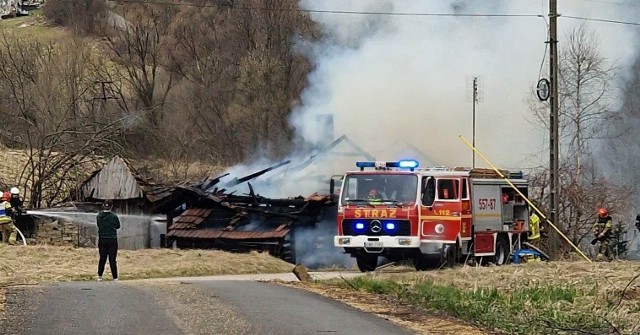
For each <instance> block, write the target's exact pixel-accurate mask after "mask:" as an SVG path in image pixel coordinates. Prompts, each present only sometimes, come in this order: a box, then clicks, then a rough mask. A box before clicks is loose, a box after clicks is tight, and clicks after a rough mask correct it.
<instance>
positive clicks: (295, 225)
mask: <svg viewBox="0 0 640 335" xmlns="http://www.w3.org/2000/svg"><path fill="white" fill-rule="evenodd" d="M289 163H290V162H289V161H287V162H283V163H280V164H278V165H275V166H272V167H269V168H266V169H263V170H261V171H258V172H256V173H252V174H250V175H247V176H245V177H242V178H240V179H237V178H234V179H232V180H230V181H228V182H222V181H221V180H222V178H224V177H226V176H228V174H225V175H223V176H220V177H217V178H214V179H212V180H207V181H205V182H203V183H202V184H200V185H197V186H183V187H181V189H182V190H183V191H184V192H187V193H192V194H193V195H198V196H199V202H198V203H197V204H194V203H193V202H185V203H183V204H182V205H181V206H178V207H177V208H176V209H175V210H174V211H172V212H169V213H168V214H167V216H168V229H167V234H166V243H167V246H173V247H178V248H216V249H223V250H228V251H248V250H260V251H268V252H269V253H271V254H272V255H274V256H276V257H280V258H282V259H284V260H287V261H289V262H292V263H293V262H295V261H296V257H297V256H296V250H300V248H296V246H295V243H296V232H295V231H296V230H298V229H305V228H307V229H312V230H313V229H315V228H316V227H317V225H318V224H320V222H321V221H322V218H323V217H325V216H326V212H327V211H332V210H335V206H334V203H333V201H332V199H331V198H330V196H329V195H318V194H312V195H311V196H308V197H302V196H297V197H293V198H267V197H264V196H261V195H260V194H257V193H255V191H254V188H253V186H252V184H251V182H250V180H252V179H254V178H257V177H259V176H261V175H263V174H265V173H267V172H269V171H272V170H274V169H277V168H278V167H280V166H284V165H287V164H289ZM245 182H246V187H248V190H249V193H247V194H235V191H228V190H227V189H228V188H235V187H236V186H239V185H241V184H243V183H245ZM242 186H244V185H242ZM303 249H306V248H303Z"/></svg>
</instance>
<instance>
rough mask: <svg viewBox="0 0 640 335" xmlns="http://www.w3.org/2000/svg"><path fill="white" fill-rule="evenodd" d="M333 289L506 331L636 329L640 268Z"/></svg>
mask: <svg viewBox="0 0 640 335" xmlns="http://www.w3.org/2000/svg"><path fill="white" fill-rule="evenodd" d="M333 284H334V285H338V286H341V287H350V288H352V289H355V290H364V291H367V292H372V293H382V294H386V295H390V296H394V297H397V298H400V299H401V300H403V301H408V302H411V303H413V304H414V305H416V306H418V307H421V308H426V309H429V310H434V311H442V312H445V313H447V314H448V315H451V316H454V317H457V318H460V319H463V320H466V321H468V322H472V323H475V324H478V325H481V326H484V327H489V328H494V327H496V328H497V329H499V330H501V331H504V332H506V333H510V334H542V333H544V334H547V333H549V334H550V333H554V334H557V333H563V332H564V331H567V332H568V333H583V334H599V333H600V331H605V332H608V333H618V334H636V333H638V331H640V322H638V320H640V263H638V262H632V261H614V262H611V263H587V262H584V261H582V262H580V261H576V262H543V263H530V264H522V265H509V266H501V267H480V268H475V267H468V266H467V267H458V268H454V269H443V270H438V271H425V272H415V271H410V270H407V269H405V268H399V269H398V268H395V269H394V268H387V269H384V270H382V271H380V272H376V273H374V274H371V275H368V276H365V277H362V278H355V279H352V280H350V281H349V284H346V282H345V281H334V282H333ZM563 329H564V330H563Z"/></svg>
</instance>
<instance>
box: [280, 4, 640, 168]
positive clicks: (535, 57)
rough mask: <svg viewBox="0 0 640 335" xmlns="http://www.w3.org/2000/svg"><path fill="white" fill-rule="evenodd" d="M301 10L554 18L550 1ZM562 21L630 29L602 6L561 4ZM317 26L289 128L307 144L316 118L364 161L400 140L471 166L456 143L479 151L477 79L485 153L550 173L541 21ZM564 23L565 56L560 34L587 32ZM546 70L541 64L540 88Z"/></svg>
mask: <svg viewBox="0 0 640 335" xmlns="http://www.w3.org/2000/svg"><path fill="white" fill-rule="evenodd" d="M301 6H302V7H303V8H306V9H313V10H323V11H356V12H383V13H448V14H534V15H535V14H540V15H543V16H544V17H545V18H546V16H547V15H548V8H547V7H546V1H542V2H541V1H539V0H530V1H453V2H452V1H397V0H394V1H374V0H370V1H364V0H363V1H355V2H348V3H346V2H344V1H339V0H327V1H313V0H304V1H301ZM559 11H560V13H561V14H566V15H573V16H591V17H600V18H614V19H615V18H620V15H621V13H626V14H625V18H629V17H630V15H629V14H628V11H627V10H626V9H625V7H622V6H616V5H611V4H603V3H597V2H590V3H586V2H584V1H563V2H562V4H561V6H560V7H559ZM310 15H312V18H313V19H314V20H315V21H316V22H318V23H319V24H320V25H321V26H322V28H323V32H324V33H325V36H326V37H325V38H324V39H323V40H322V41H321V42H320V43H316V44H312V45H309V46H307V50H308V53H309V54H310V56H311V57H312V58H313V59H314V60H315V63H316V65H317V69H316V71H314V73H312V75H311V76H310V78H309V80H310V86H309V87H308V89H307V90H306V91H305V92H304V95H303V106H302V107H301V108H300V109H298V110H297V111H296V112H295V113H294V116H293V118H292V122H293V124H294V125H295V126H296V128H297V129H299V130H300V131H301V133H302V134H303V136H304V137H305V138H308V139H312V138H314V137H315V136H316V134H315V128H316V126H315V124H314V122H313V120H314V115H315V114H317V113H334V114H335V118H336V119H335V125H336V131H335V132H336V134H343V133H346V134H348V135H349V136H350V137H351V138H352V139H354V140H355V141H356V142H357V143H359V144H361V145H362V146H363V147H364V148H365V150H370V151H373V152H375V150H376V148H381V147H384V146H386V145H389V144H391V143H393V142H394V141H395V140H396V139H398V138H403V139H406V140H407V141H409V142H410V143H412V144H414V145H415V146H417V147H418V148H419V149H421V150H422V151H423V152H426V153H428V154H429V155H430V156H431V157H433V159H434V160H435V162H433V163H434V164H437V165H451V166H460V165H464V166H470V165H471V158H472V155H471V152H470V150H469V148H468V147H467V146H466V145H465V144H464V143H463V142H462V141H460V140H459V139H458V135H463V136H465V138H467V139H468V140H470V141H471V139H472V128H473V122H472V94H471V92H472V89H471V85H472V82H471V77H473V76H479V78H480V97H481V101H480V103H479V104H478V107H477V111H476V143H477V146H478V148H479V150H481V152H483V153H484V154H485V156H487V157H488V158H489V159H490V160H492V162H493V163H494V164H495V165H498V166H503V167H512V168H523V167H524V168H526V167H529V166H532V165H538V164H540V163H542V162H540V153H541V152H542V151H544V150H547V147H548V144H547V143H546V142H545V141H544V133H545V132H544V131H543V129H541V128H540V125H537V124H535V123H532V120H533V118H531V117H530V112H529V104H528V100H529V99H530V98H531V97H532V94H533V93H532V88H533V87H534V86H535V84H536V82H537V81H538V79H539V74H540V70H541V63H542V60H543V56H544V55H545V41H546V40H547V25H546V23H545V20H544V19H543V18H538V17H442V16H404V15H402V16H393V15H357V14H336V13H311V14H310ZM559 21H560V22H559V26H560V27H559V28H560V29H559V35H560V36H561V41H560V44H559V47H560V48H561V47H562V38H563V37H564V35H563V34H565V33H566V32H568V31H569V30H570V29H571V28H572V27H573V26H575V25H576V24H580V23H581V22H582V21H576V20H570V19H562V18H561V19H560V20H559ZM594 25H597V26H594V27H595V28H596V29H597V31H598V33H599V34H601V35H603V37H604V38H603V42H602V47H603V52H604V54H605V55H606V56H607V57H610V58H611V59H612V60H616V61H621V62H625V61H626V59H625V58H626V57H628V56H629V55H630V54H631V53H632V52H633V50H634V49H633V44H632V43H630V42H631V41H632V38H631V34H630V33H629V28H628V27H619V26H614V25H611V24H609V25H605V24H598V23H594ZM547 59H548V57H547ZM547 68H548V63H546V62H545V63H544V64H543V68H542V75H543V76H546V73H547ZM543 157H544V156H543ZM379 158H381V159H385V157H379ZM477 161H478V160H477ZM479 164H480V165H485V164H484V162H482V161H479ZM485 166H486V165H485Z"/></svg>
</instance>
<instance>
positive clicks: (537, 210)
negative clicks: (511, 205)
mask: <svg viewBox="0 0 640 335" xmlns="http://www.w3.org/2000/svg"><path fill="white" fill-rule="evenodd" d="M459 137H460V139H462V140H463V141H464V142H465V143H466V144H467V145H468V146H469V148H471V150H473V152H475V153H476V154H478V156H480V158H482V160H483V161H485V162H486V163H487V164H489V166H490V167H491V168H492V169H493V170H494V171H495V172H496V173H497V174H498V175H499V176H500V177H501V178H502V179H504V180H505V181H506V182H507V183H509V185H510V186H511V188H513V189H514V190H515V191H516V192H518V194H519V195H520V196H521V197H522V199H524V200H525V201H526V202H527V204H529V206H531V208H533V209H534V210H535V211H536V212H537V213H538V214H539V215H540V217H541V218H543V219H544V220H545V221H546V222H547V223H548V224H549V225H550V226H551V227H552V228H553V229H555V230H556V232H558V234H559V235H560V236H562V238H564V239H565V241H567V243H569V245H571V246H572V247H573V248H574V249H575V250H576V251H577V252H578V253H579V254H580V255H581V256H582V257H584V259H586V260H587V262H589V263H592V262H591V260H590V259H589V257H587V256H586V255H585V254H584V253H583V252H582V251H581V250H580V248H578V247H577V246H576V245H575V244H573V242H571V240H570V239H569V238H568V237H567V236H566V235H565V234H563V233H562V231H560V229H558V227H556V225H554V224H553V222H551V220H549V219H547V217H546V216H545V215H544V214H543V213H542V212H541V211H540V210H539V209H538V207H536V206H535V205H534V204H533V203H531V201H530V200H529V198H527V197H525V196H524V194H522V192H520V190H519V189H518V188H517V187H516V186H515V185H513V183H511V181H510V180H509V178H507V177H505V176H504V175H503V174H502V172H500V170H498V169H497V168H496V167H495V166H494V165H493V164H491V162H489V160H487V159H486V158H485V157H484V155H482V154H481V153H480V152H479V151H478V149H476V148H475V147H474V146H473V145H472V144H471V143H469V141H467V139H465V138H464V137H463V136H462V135H460V136H459Z"/></svg>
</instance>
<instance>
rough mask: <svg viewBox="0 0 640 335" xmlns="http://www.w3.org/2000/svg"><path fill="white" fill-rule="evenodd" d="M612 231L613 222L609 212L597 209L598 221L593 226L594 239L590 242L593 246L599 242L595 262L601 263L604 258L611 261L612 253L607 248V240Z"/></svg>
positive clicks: (609, 248) (604, 209)
mask: <svg viewBox="0 0 640 335" xmlns="http://www.w3.org/2000/svg"><path fill="white" fill-rule="evenodd" d="M612 229H613V220H612V219H611V216H609V212H608V211H607V209H606V208H598V220H597V221H596V223H595V224H594V225H593V232H594V234H595V238H594V239H593V241H591V244H593V245H595V244H596V243H597V242H600V248H599V249H598V255H597V256H596V261H601V260H603V258H604V257H605V256H606V257H607V259H609V260H611V257H612V255H613V252H612V251H611V247H610V246H609V238H610V237H611V234H612Z"/></svg>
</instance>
